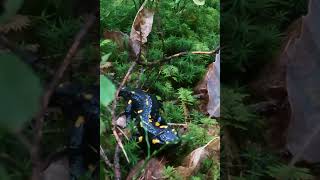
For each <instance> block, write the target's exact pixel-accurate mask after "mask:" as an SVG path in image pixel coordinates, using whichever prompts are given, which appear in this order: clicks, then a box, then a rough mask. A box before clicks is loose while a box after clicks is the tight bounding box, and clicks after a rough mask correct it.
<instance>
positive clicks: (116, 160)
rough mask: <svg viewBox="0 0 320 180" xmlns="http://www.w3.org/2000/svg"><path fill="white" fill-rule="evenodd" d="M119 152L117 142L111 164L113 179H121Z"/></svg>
mask: <svg viewBox="0 0 320 180" xmlns="http://www.w3.org/2000/svg"><path fill="white" fill-rule="evenodd" d="M119 153H120V145H119V144H117V146H116V150H115V152H114V158H113V161H114V162H113V164H114V176H115V180H121V170H120V163H119Z"/></svg>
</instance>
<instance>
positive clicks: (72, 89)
mask: <svg viewBox="0 0 320 180" xmlns="http://www.w3.org/2000/svg"><path fill="white" fill-rule="evenodd" d="M53 99H54V102H53V104H52V105H58V106H60V107H61V108H62V111H63V113H64V114H65V116H66V118H67V119H70V120H72V124H73V125H72V127H71V129H70V139H69V145H68V147H69V148H68V149H69V151H68V152H69V153H68V155H69V164H70V179H71V180H77V179H80V177H82V176H84V175H85V173H86V172H91V174H92V176H91V177H92V178H93V179H98V174H99V173H98V172H99V153H97V152H98V149H99V144H100V138H99V133H97V132H99V129H100V128H99V118H100V114H99V113H100V111H99V87H98V86H92V87H90V88H89V87H83V86H81V85H80V84H76V83H63V84H60V86H59V87H58V88H57V89H56V91H55V93H54V98H53Z"/></svg>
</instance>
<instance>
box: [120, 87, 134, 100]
mask: <svg viewBox="0 0 320 180" xmlns="http://www.w3.org/2000/svg"><path fill="white" fill-rule="evenodd" d="M119 96H121V97H123V98H130V97H131V96H132V92H131V90H130V89H129V88H127V87H123V88H121V90H120V92H119Z"/></svg>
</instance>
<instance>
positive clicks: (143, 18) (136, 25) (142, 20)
mask: <svg viewBox="0 0 320 180" xmlns="http://www.w3.org/2000/svg"><path fill="white" fill-rule="evenodd" d="M146 2H147V1H146ZM146 2H145V3H146ZM145 3H143V4H142V6H141V7H140V9H139V11H138V13H137V15H136V17H135V18H134V22H133V24H132V27H131V32H130V46H131V48H132V51H133V54H134V55H135V56H138V55H139V54H140V52H143V47H142V46H143V44H145V43H146V42H147V37H148V36H149V34H150V32H151V30H152V24H153V16H154V10H151V9H148V8H145V7H144V6H145Z"/></svg>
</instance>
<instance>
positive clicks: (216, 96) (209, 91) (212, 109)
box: [195, 52, 220, 117]
mask: <svg viewBox="0 0 320 180" xmlns="http://www.w3.org/2000/svg"><path fill="white" fill-rule="evenodd" d="M195 91H196V92H197V93H198V94H200V98H201V99H202V103H201V105H200V109H201V111H203V112H206V113H209V115H210V117H220V52H219V53H218V54H217V55H216V58H215V62H213V63H212V64H210V65H209V67H208V71H207V73H206V75H205V77H204V78H203V80H202V81H200V83H199V84H198V85H197V86H196V88H195Z"/></svg>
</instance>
